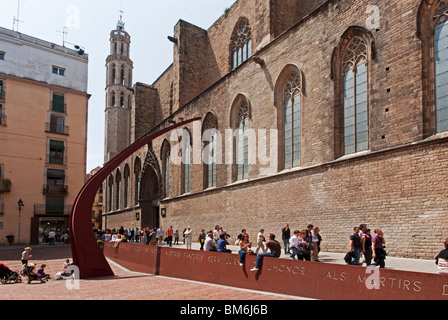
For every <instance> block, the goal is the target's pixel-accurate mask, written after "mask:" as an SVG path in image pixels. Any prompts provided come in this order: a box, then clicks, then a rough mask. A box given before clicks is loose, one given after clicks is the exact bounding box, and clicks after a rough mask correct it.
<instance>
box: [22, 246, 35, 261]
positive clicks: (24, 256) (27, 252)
mask: <svg viewBox="0 0 448 320" xmlns="http://www.w3.org/2000/svg"><path fill="white" fill-rule="evenodd" d="M24 250H25V251H23V252H22V259H21V260H20V261H22V265H28V260H29V259H31V258H32V257H33V256H32V255H30V252H31V248H30V247H27V248H25V249H24Z"/></svg>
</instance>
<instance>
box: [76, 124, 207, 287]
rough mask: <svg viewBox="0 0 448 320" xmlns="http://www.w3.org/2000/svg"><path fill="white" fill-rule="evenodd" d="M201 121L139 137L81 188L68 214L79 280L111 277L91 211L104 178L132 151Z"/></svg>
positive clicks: (111, 273)
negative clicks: (96, 237) (98, 243)
mask: <svg viewBox="0 0 448 320" xmlns="http://www.w3.org/2000/svg"><path fill="white" fill-rule="evenodd" d="M195 121H201V118H195V119H192V120H188V121H184V122H182V123H179V124H176V125H173V126H171V127H169V128H166V129H163V130H160V131H158V132H156V133H153V134H151V135H149V136H147V137H144V138H142V139H140V140H139V141H137V142H135V143H134V144H132V145H131V146H130V147H129V148H127V149H126V150H124V151H123V152H122V153H120V154H119V155H117V156H116V157H115V158H113V159H112V160H110V161H109V162H108V163H107V164H105V165H104V167H103V168H102V169H101V170H100V171H98V172H97V173H96V174H95V175H94V176H93V177H92V178H91V179H90V180H89V181H88V182H87V183H86V184H85V186H84V187H83V188H82V189H81V191H80V192H79V194H78V197H77V198H76V200H75V202H74V205H73V209H72V212H71V215H70V230H69V232H70V242H71V248H72V258H73V264H74V265H75V266H77V267H78V268H79V270H80V278H81V279H90V278H99V277H108V276H113V275H114V273H113V272H112V269H111V268H110V266H109V264H108V262H107V260H106V258H105V257H104V254H103V252H102V251H101V249H100V248H99V247H98V245H97V243H96V240H95V236H94V234H93V230H92V220H91V213H92V207H93V202H94V201H95V195H96V193H97V192H98V189H99V188H100V187H101V185H102V183H103V181H104V180H106V179H107V177H108V176H109V175H110V174H111V173H112V172H113V171H114V170H115V169H116V168H118V166H119V165H120V164H121V163H123V162H124V161H125V160H126V159H127V158H129V157H130V156H131V155H132V154H134V153H135V152H136V151H138V150H139V149H140V148H142V147H144V146H145V145H146V144H148V143H150V142H151V141H153V140H154V139H156V138H158V137H160V136H162V135H164V134H166V133H168V132H170V131H172V130H175V129H177V128H179V127H182V126H185V125H187V124H189V123H191V122H195Z"/></svg>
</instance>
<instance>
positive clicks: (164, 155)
mask: <svg viewBox="0 0 448 320" xmlns="http://www.w3.org/2000/svg"><path fill="white" fill-rule="evenodd" d="M170 154H171V147H170V143H169V142H168V140H165V141H164V142H163V144H162V150H161V157H160V158H161V160H162V167H163V169H162V171H163V184H164V186H165V188H164V192H165V198H169V196H170Z"/></svg>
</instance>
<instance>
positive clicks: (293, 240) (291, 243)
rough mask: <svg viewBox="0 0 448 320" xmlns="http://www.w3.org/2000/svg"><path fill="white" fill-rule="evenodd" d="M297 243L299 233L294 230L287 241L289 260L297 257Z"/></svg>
mask: <svg viewBox="0 0 448 320" xmlns="http://www.w3.org/2000/svg"><path fill="white" fill-rule="evenodd" d="M299 241H300V231H299V230H295V231H294V235H293V236H292V237H291V239H289V250H290V251H291V255H290V256H289V259H291V260H294V258H295V256H298V255H299Z"/></svg>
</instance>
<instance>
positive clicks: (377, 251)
mask: <svg viewBox="0 0 448 320" xmlns="http://www.w3.org/2000/svg"><path fill="white" fill-rule="evenodd" d="M385 249H386V240H385V238H384V234H383V232H382V231H381V229H375V230H374V231H373V234H372V231H371V230H370V229H369V228H367V225H366V224H361V225H360V226H359V227H354V228H353V234H352V235H351V236H350V251H349V252H348V255H347V256H346V262H347V264H350V265H358V266H362V265H363V264H364V263H365V264H366V266H379V267H380V268H382V269H384V268H385V267H386V256H387V253H386V250H385ZM361 255H362V256H364V261H362V262H361ZM372 261H373V263H372Z"/></svg>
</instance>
